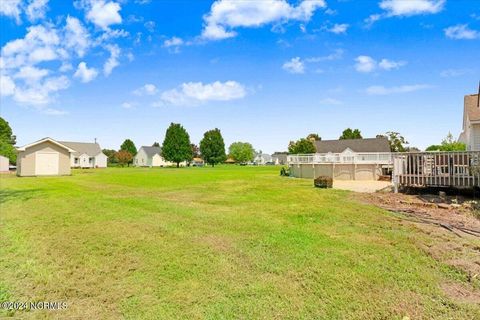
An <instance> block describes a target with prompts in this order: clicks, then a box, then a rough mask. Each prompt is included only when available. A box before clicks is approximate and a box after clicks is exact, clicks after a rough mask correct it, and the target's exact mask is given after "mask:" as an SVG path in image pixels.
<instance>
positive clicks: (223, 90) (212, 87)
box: [156, 81, 247, 106]
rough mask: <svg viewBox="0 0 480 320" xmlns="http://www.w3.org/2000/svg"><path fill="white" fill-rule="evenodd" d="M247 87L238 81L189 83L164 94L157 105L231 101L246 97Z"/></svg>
mask: <svg viewBox="0 0 480 320" xmlns="http://www.w3.org/2000/svg"><path fill="white" fill-rule="evenodd" d="M246 94H247V91H246V89H245V87H244V86H243V85H242V84H240V83H238V82H236V81H226V82H220V81H215V82H212V83H207V84H203V83H202V82H187V83H183V84H182V85H180V86H179V87H178V88H175V89H171V90H167V91H164V92H162V94H161V101H160V103H157V104H156V105H157V106H159V105H166V104H167V105H197V104H199V103H204V102H207V101H229V100H236V99H241V98H243V97H245V95H246Z"/></svg>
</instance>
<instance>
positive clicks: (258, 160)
mask: <svg viewBox="0 0 480 320" xmlns="http://www.w3.org/2000/svg"><path fill="white" fill-rule="evenodd" d="M253 162H254V163H255V164H257V165H265V164H267V163H273V161H272V156H271V155H269V154H266V153H257V154H256V155H255V158H254V159H253Z"/></svg>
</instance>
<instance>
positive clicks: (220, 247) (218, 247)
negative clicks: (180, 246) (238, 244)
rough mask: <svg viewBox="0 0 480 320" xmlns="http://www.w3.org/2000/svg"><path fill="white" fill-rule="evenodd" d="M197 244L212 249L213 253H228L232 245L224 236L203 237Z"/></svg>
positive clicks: (211, 235) (210, 235)
mask: <svg viewBox="0 0 480 320" xmlns="http://www.w3.org/2000/svg"><path fill="white" fill-rule="evenodd" d="M198 242H199V243H202V244H206V245H207V246H208V247H209V248H211V249H213V250H214V251H220V252H228V251H230V250H232V248H233V243H232V241H231V240H230V239H229V238H227V237H224V236H220V235H214V234H209V235H204V236H202V237H199V238H198Z"/></svg>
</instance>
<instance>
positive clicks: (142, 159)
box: [133, 146, 185, 167]
mask: <svg viewBox="0 0 480 320" xmlns="http://www.w3.org/2000/svg"><path fill="white" fill-rule="evenodd" d="M161 154H162V148H160V147H147V146H142V147H140V149H139V150H138V152H137V154H136V155H135V157H134V158H133V165H134V166H136V167H168V166H172V165H174V164H173V163H172V162H170V161H166V160H165V159H164V158H163V157H162V155H161ZM181 165H182V166H184V165H185V163H182V164H181Z"/></svg>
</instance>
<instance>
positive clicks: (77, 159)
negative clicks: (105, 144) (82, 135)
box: [59, 141, 108, 168]
mask: <svg viewBox="0 0 480 320" xmlns="http://www.w3.org/2000/svg"><path fill="white" fill-rule="evenodd" d="M59 142H60V143H61V144H63V145H65V146H67V147H69V148H71V149H73V150H75V152H73V153H72V154H71V155H70V166H71V167H72V168H106V167H107V159H108V157H107V156H106V155H105V154H104V153H103V152H102V148H100V145H99V144H98V143H96V142H95V143H89V142H69V141H59Z"/></svg>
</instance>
